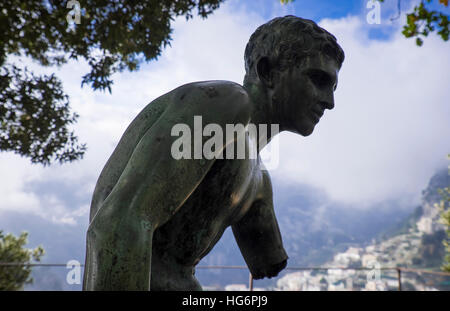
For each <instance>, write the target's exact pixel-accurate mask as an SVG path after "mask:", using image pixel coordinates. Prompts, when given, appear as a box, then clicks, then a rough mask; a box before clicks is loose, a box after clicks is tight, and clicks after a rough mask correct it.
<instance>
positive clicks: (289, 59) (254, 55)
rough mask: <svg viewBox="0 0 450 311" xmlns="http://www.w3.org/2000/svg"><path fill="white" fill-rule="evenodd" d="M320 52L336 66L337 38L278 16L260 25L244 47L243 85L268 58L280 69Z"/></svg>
mask: <svg viewBox="0 0 450 311" xmlns="http://www.w3.org/2000/svg"><path fill="white" fill-rule="evenodd" d="M318 53H323V54H325V55H327V56H329V57H331V58H333V59H335V60H336V61H337V63H338V65H339V67H340V66H341V65H342V63H343V62H344V58H345V55H344V51H343V50H342V48H341V47H340V46H339V44H338V43H337V41H336V38H335V37H334V36H333V35H332V34H331V33H329V32H328V31H326V30H325V29H323V28H321V27H319V26H318V25H317V24H316V23H315V22H313V21H312V20H309V19H303V18H300V17H297V16H293V15H287V16H284V17H277V18H274V19H272V20H271V21H269V22H267V23H266V24H264V25H261V26H260V27H258V29H256V31H255V32H254V33H253V34H252V35H251V37H250V40H249V41H248V43H247V46H246V48H245V56H244V59H245V71H246V74H245V78H244V84H245V83H246V82H249V81H251V80H253V79H255V78H256V69H255V66H256V62H257V61H258V60H259V59H260V58H261V57H264V56H265V57H268V58H269V61H270V63H271V64H273V65H274V66H275V67H276V68H278V69H279V70H281V71H282V70H285V69H286V68H288V67H289V66H293V65H300V66H301V65H302V61H303V60H304V59H305V57H307V56H311V55H316V54H318Z"/></svg>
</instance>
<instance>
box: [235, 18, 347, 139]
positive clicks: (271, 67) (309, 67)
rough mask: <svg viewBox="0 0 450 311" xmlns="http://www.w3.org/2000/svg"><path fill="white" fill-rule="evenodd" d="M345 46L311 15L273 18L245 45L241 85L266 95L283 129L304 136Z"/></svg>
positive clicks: (325, 104)
mask: <svg viewBox="0 0 450 311" xmlns="http://www.w3.org/2000/svg"><path fill="white" fill-rule="evenodd" d="M343 61H344V51H343V50H342V48H341V47H340V46H339V45H338V44H337V42H336V38H335V37H334V36H333V35H332V34H330V33H329V32H327V31H326V30H325V29H322V28H320V27H319V26H317V24H316V23H315V22H313V21H311V20H307V19H302V18H299V17H296V16H291V15H289V16H285V17H278V18H275V19H273V20H271V21H269V22H268V23H266V24H264V25H262V26H260V27H259V28H258V29H257V30H256V31H255V32H254V33H253V34H252V36H251V37H250V40H249V42H248V44H247V47H246V49H245V70H246V74H245V78H244V86H245V87H246V88H253V87H254V86H257V87H258V88H257V90H258V92H261V93H263V94H259V96H266V97H268V98H267V99H268V102H269V103H270V105H271V108H272V113H274V114H276V115H277V116H276V117H277V120H278V122H279V123H280V129H281V130H288V131H292V132H295V133H298V134H301V135H303V136H308V135H310V134H311V133H312V131H313V130H314V127H315V125H316V124H317V123H318V122H319V119H320V117H321V116H322V115H323V113H324V110H325V109H332V108H333V107H334V90H335V89H336V85H337V79H338V72H339V69H340V68H341V65H342V63H343Z"/></svg>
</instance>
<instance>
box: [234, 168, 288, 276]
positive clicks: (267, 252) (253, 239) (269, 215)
mask: <svg viewBox="0 0 450 311" xmlns="http://www.w3.org/2000/svg"><path fill="white" fill-rule="evenodd" d="M262 173H263V187H262V189H261V192H260V197H259V198H258V199H257V200H256V201H255V202H254V203H253V205H252V206H251V207H250V209H249V210H248V212H247V213H246V214H245V215H244V216H243V217H242V218H241V219H240V220H239V221H238V222H237V223H235V224H234V225H232V230H233V234H234V237H235V239H236V242H237V244H238V246H239V248H240V250H241V253H242V256H243V257H244V259H245V262H246V263H247V266H248V268H249V270H250V272H251V274H252V276H253V278H254V279H262V278H264V277H273V276H276V275H278V273H279V272H280V271H281V270H283V269H284V268H285V267H286V264H287V259H288V256H287V254H286V251H285V250H284V247H283V242H282V239H281V233H280V229H279V227H278V223H277V220H276V217H275V212H274V210H273V200H272V185H271V183H270V176H269V175H268V173H267V171H262Z"/></svg>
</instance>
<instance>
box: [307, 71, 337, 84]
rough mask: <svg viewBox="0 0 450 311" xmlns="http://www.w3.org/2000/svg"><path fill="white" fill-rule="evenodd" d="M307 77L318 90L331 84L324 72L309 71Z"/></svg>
mask: <svg viewBox="0 0 450 311" xmlns="http://www.w3.org/2000/svg"><path fill="white" fill-rule="evenodd" d="M308 76H309V78H310V80H311V82H312V83H313V84H314V85H315V86H317V87H318V88H323V87H325V86H327V85H329V84H331V82H332V81H331V78H330V76H329V75H328V74H327V73H326V72H323V71H320V70H313V71H310V72H309V73H308Z"/></svg>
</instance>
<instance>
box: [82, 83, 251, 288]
mask: <svg viewBox="0 0 450 311" xmlns="http://www.w3.org/2000/svg"><path fill="white" fill-rule="evenodd" d="M207 87H212V86H207ZM216 88H217V89H216V92H213V91H212V90H211V89H207V90H209V91H208V92H205V89H204V88H199V87H197V86H191V87H187V88H186V89H183V88H180V89H179V91H177V92H175V93H174V94H173V97H175V98H174V99H173V100H172V101H171V102H170V104H169V106H168V107H167V108H166V110H165V111H164V113H163V114H162V115H161V116H160V118H159V119H158V120H157V121H156V122H155V123H154V124H153V126H152V127H151V128H150V129H149V130H148V131H147V132H146V133H145V134H144V135H143V136H142V138H141V139H140V141H139V143H138V144H137V145H136V147H135V148H134V150H133V152H132V154H131V157H130V158H129V160H128V163H127V164H126V166H125V168H124V170H123V172H122V174H121V175H120V178H119V179H118V181H117V183H116V184H115V185H114V187H113V189H112V191H111V193H110V194H109V195H108V196H107V198H106V199H105V200H104V201H103V202H102V203H101V204H100V206H99V209H98V212H97V213H96V214H95V216H94V217H93V219H92V221H91V223H90V225H89V229H88V233H87V254H86V269H85V280H84V289H91V290H121V289H125V290H133V289H134V290H148V289H149V286H150V285H149V284H150V267H151V253H152V237H153V232H154V230H155V229H156V228H157V227H158V226H161V225H162V224H164V223H165V222H166V221H168V220H169V219H170V218H171V217H172V215H173V214H174V213H176V212H177V210H178V209H179V207H180V206H181V205H183V203H184V202H185V201H186V199H187V198H188V197H189V196H190V195H191V194H192V192H193V191H194V190H195V188H196V187H197V186H198V184H199V183H200V182H201V180H202V179H203V177H204V176H205V175H206V173H207V172H208V170H209V169H210V167H211V166H212V165H213V163H214V159H211V160H207V159H201V160H200V159H181V160H176V159H174V158H173V157H172V154H171V147H172V143H173V142H174V141H175V140H176V139H178V138H179V137H176V136H171V130H172V128H173V126H175V125H176V124H179V123H184V124H186V125H188V127H189V128H191V131H192V133H191V134H193V129H194V116H196V115H199V116H202V118H203V124H206V123H216V124H219V125H221V126H223V127H224V128H225V124H227V123H246V122H248V119H249V107H248V97H247V94H246V93H245V92H244V93H243V92H241V90H240V89H239V88H238V87H236V86H235V85H234V84H225V85H220V86H217V87H216ZM184 92H185V93H184ZM211 95H216V96H211ZM202 138H203V137H202ZM203 139H207V138H203ZM192 143H193V142H192ZM226 143H227V142H225V144H224V146H225V145H226Z"/></svg>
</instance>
